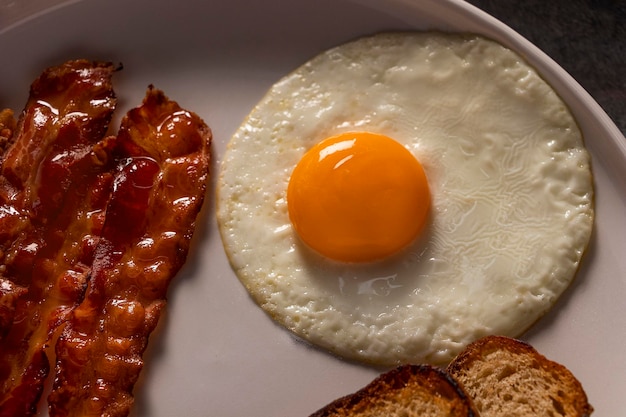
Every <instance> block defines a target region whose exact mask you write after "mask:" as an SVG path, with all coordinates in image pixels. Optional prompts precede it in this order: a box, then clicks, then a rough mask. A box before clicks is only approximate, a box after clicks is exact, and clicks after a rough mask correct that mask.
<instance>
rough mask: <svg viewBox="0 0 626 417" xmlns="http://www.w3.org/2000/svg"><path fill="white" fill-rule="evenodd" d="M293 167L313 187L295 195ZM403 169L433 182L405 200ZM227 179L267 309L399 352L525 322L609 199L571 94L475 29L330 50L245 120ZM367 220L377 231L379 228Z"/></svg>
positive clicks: (311, 328) (221, 207)
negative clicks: (600, 197) (371, 147)
mask: <svg viewBox="0 0 626 417" xmlns="http://www.w3.org/2000/svg"><path fill="white" fill-rule="evenodd" d="M371 135H375V136H383V137H386V138H388V139H389V141H391V142H393V141H395V142H397V143H399V144H401V145H402V146H403V147H405V148H406V149H407V150H408V151H410V153H411V154H412V155H413V156H414V157H415V159H417V161H419V164H420V165H421V166H422V167H423V171H424V174H425V177H426V179H427V187H424V186H416V185H415V184H416V183H417V182H419V181H421V180H419V179H418V178H419V177H420V176H419V175H414V174H411V172H415V170H414V169H406V170H399V171H400V173H399V174H398V178H400V179H399V180H395V179H393V178H394V175H395V174H393V175H391V174H390V173H391V172H392V171H393V172H395V171H396V168H397V166H396V163H395V162H393V160H390V159H389V158H387V157H386V155H387V154H388V153H387V152H386V151H382V152H381V151H375V152H369V153H368V152H367V149H368V145H367V139H366V138H367V137H368V136H371ZM338 136H339V137H340V140H335V139H332V140H330V142H329V143H330V144H329V145H328V146H325V144H327V142H326V139H327V138H336V137H338ZM385 142H387V140H386V139H385ZM361 144H363V145H364V146H361ZM363 149H365V150H366V151H364V152H362V150H363ZM309 150H313V152H317V154H316V155H313V156H305V155H307V152H308V151H309ZM361 158H366V159H365V160H366V161H367V162H365V163H359V162H358V161H359V160H361ZM315 160H317V161H319V165H320V167H319V169H318V168H315V169H313V170H311V171H310V172H312V174H305V175H304V176H303V177H302V178H298V177H299V174H298V175H292V173H294V174H295V173H296V172H297V171H296V170H298V171H299V168H296V167H299V165H300V164H301V163H302V164H306V163H307V162H304V161H315ZM327 161H331V162H332V163H328V164H327V163H326V162H327ZM359 164H360V165H359ZM322 165H323V166H322ZM408 165H412V164H408ZM353 167H354V170H353V169H352V168H353ZM307 170H308V169H307ZM294 177H296V178H294ZM291 181H293V182H294V184H297V185H295V186H294V187H295V188H297V189H304V188H308V190H309V191H307V192H305V193H302V194H303V195H299V196H296V197H293V195H295V194H292V193H291V192H290V191H288V189H289V188H290V182H291ZM307 183H308V185H307ZM398 183H400V184H401V183H406V184H409V185H410V186H409V188H408V189H410V190H413V191H410V192H415V193H421V194H419V195H418V198H417V199H409V200H408V201H404V200H402V198H401V197H402V196H403V193H404V191H402V190H403V189H405V188H403V187H396V184H398ZM217 187H218V190H217V191H218V192H217V220H218V223H219V228H220V232H221V236H222V241H223V244H224V248H225V251H226V253H227V255H228V257H229V260H230V263H231V265H232V267H233V269H234V271H235V273H236V274H237V276H238V277H239V279H240V281H241V282H242V283H243V285H244V286H245V287H246V289H247V290H248V292H249V293H250V295H251V297H252V298H253V299H254V300H255V301H256V302H257V303H258V304H259V305H260V307H261V308H263V309H264V311H266V312H267V314H268V315H269V316H271V317H272V318H273V319H274V320H276V321H277V322H278V323H280V324H281V325H282V326H284V327H285V328H287V329H289V330H290V331H292V332H293V333H294V334H295V335H297V336H298V337H300V338H302V339H305V340H307V341H308V342H310V343H312V344H314V345H317V346H319V347H321V348H323V349H326V350H329V351H331V352H333V353H335V354H337V355H340V356H342V357H346V358H349V359H353V360H359V361H365V362H370V363H376V364H383V365H393V364H400V363H411V362H413V363H414V362H415V361H418V362H428V363H435V364H437V363H439V364H440V363H446V362H447V361H449V360H450V359H452V358H453V357H454V356H455V355H456V354H457V353H458V352H460V351H461V350H462V349H463V348H464V347H465V346H466V345H467V344H469V343H470V342H471V341H473V340H475V339H477V338H479V337H481V336H483V335H486V334H492V333H497V334H504V335H508V336H517V335H519V334H521V333H522V332H523V331H524V330H526V329H527V328H528V327H529V326H531V325H532V324H533V323H534V322H535V321H536V320H537V319H538V318H539V317H541V316H542V315H543V314H544V313H545V312H546V311H547V310H548V309H549V308H550V307H551V306H552V305H553V304H554V303H555V301H556V300H557V298H558V297H559V296H560V295H561V294H562V293H563V291H564V290H565V289H566V288H567V286H568V285H569V283H570V282H571V281H572V279H573V277H574V275H575V273H576V271H577V268H578V265H579V262H580V260H581V257H582V255H583V252H584V251H585V249H586V246H587V244H588V242H589V238H590V235H591V229H592V223H593V214H594V212H593V185H592V177H591V170H590V161H589V155H588V152H587V151H586V149H585V147H584V143H583V139H582V136H581V133H580V131H579V129H578V127H577V125H576V122H575V120H574V118H573V117H572V115H571V114H570V112H569V110H568V108H567V107H566V105H565V104H564V103H563V102H562V101H561V100H560V98H559V97H558V96H557V94H556V93H555V92H554V90H552V88H551V87H550V86H549V85H548V84H547V83H546V82H544V81H543V80H542V79H541V77H540V76H539V75H538V74H537V73H536V72H535V70H534V69H533V68H532V67H530V66H529V65H528V64H526V63H525V62H524V60H523V59H522V58H521V57H520V56H519V55H517V54H515V53H514V52H512V51H511V50H509V49H507V48H505V47H503V46H502V45H499V44H497V43H496V42H493V41H491V40H488V39H485V38H482V37H480V36H475V35H469V34H468V35H460V34H444V33H433V32H421V33H384V34H378V35H374V36H370V37H365V38H361V39H358V40H355V41H353V42H349V43H347V44H344V45H340V46H338V47H336V48H333V49H331V50H328V51H326V52H324V53H322V54H320V55H319V56H317V57H315V58H313V59H312V60H310V61H309V62H307V63H305V64H304V65H303V66H301V67H300V68H298V69H296V70H295V71H293V72H292V73H291V74H288V75H287V76H286V77H284V78H283V79H281V80H280V81H278V82H277V83H276V84H275V85H274V86H272V88H271V89H270V90H269V91H268V92H267V94H266V95H265V97H264V98H263V99H262V100H261V101H260V102H259V103H258V104H257V105H256V107H255V108H254V109H253V110H252V112H251V113H250V114H249V116H248V117H247V118H246V120H245V121H244V122H243V124H242V125H241V126H240V128H239V129H238V130H237V131H236V132H235V134H234V135H233V137H232V139H231V141H230V142H229V144H228V148H227V151H226V153H225V155H224V158H223V162H222V166H221V173H220V177H219V179H218V184H217ZM333 190H334V191H333ZM415 190H420V191H415ZM320 193H325V194H326V193H329V194H331V197H328V198H327V196H326V195H325V194H324V195H323V197H321V198H319V199H318V195H320ZM333 193H334V196H335V197H334V198H332V195H333ZM364 194H369V196H367V198H369V197H372V196H373V197H372V198H371V199H369V200H368V199H367V198H365V199H363V200H362V199H361V198H362V197H363V195H364ZM297 199H301V200H300V201H297ZM376 201H379V202H381V204H380V205H379V204H377V203H376ZM388 201H400V202H401V203H398V204H408V205H407V206H406V207H408V209H406V210H404V209H403V210H399V212H400V214H398V211H396V210H397V209H398V207H397V205H396V204H395V203H394V204H385V203H386V202H388ZM416 201H422V202H423V207H422V208H416V207H419V203H416ZM322 202H324V203H323V204H322ZM326 202H328V204H327V203H326ZM292 204H293V205H294V206H292ZM416 204H418V205H417V206H416ZM303 208H304V209H303ZM307 208H311V210H310V212H309V210H308V209H307ZM301 210H303V211H301ZM343 211H346V212H347V213H348V214H347V215H343V216H340V215H338V216H335V214H336V213H335V212H337V213H340V212H343ZM418 211H419V215H418ZM380 213H382V216H381V215H380ZM402 213H409V215H408V216H406V215H405V214H402ZM410 213H414V214H413V216H411V214H410ZM424 213H425V214H424ZM422 215H424V216H425V219H424V222H423V224H420V220H419V219H418V218H419V217H420V216H422ZM337 219H339V223H341V222H348V223H350V226H349V227H346V228H345V229H344V228H339V227H336V224H338V222H337ZM374 219H376V222H380V223H376V225H375V226H372V224H371V223H370V221H372V222H373V221H374ZM307 222H308V226H307ZM397 223H400V224H406V228H407V229H411V230H413V231H412V232H411V233H410V235H411V236H414V237H410V238H409V239H408V240H410V242H409V243H408V244H407V243H406V242H407V238H406V235H405V234H404V233H403V232H402V228H401V227H398V225H397ZM365 229H371V230H375V231H376V232H374V233H369V234H366V235H368V236H366V238H367V239H369V240H367V239H366V240H365V241H362V239H363V236H361V235H359V233H358V232H359V231H362V230H365ZM381 230H393V232H391V233H388V234H387V233H383V232H381ZM398 230H400V232H398ZM414 231H417V232H414ZM318 232H319V233H320V234H322V235H323V236H321V237H320V236H317V235H316V234H317V233H318ZM415 233H417V235H415ZM411 239H412V240H411ZM337 242H347V243H341V244H339V247H340V249H337V248H336V247H335V246H333V245H334V244H335V243H337ZM346 248H347V249H346ZM344 249H345V250H344ZM370 250H371V252H370ZM366 251H367V252H368V254H367V255H366V256H361V255H362V253H364V252H366Z"/></svg>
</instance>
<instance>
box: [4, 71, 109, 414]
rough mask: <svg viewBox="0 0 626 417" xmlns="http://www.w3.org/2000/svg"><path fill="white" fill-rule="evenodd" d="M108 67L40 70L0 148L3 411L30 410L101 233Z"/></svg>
mask: <svg viewBox="0 0 626 417" xmlns="http://www.w3.org/2000/svg"><path fill="white" fill-rule="evenodd" d="M113 71H114V68H113V66H112V65H110V64H108V63H92V62H89V61H83V60H81V61H71V62H68V63H66V64H64V65H61V66H59V67H54V68H50V69H48V70H46V71H44V73H43V74H42V75H41V76H40V77H39V78H38V79H37V80H35V82H34V83H33V84H32V86H31V92H30V96H29V100H28V102H27V104H26V107H25V109H24V111H23V113H22V115H21V117H20V119H19V122H18V124H17V126H16V127H15V133H14V134H13V135H12V136H13V137H12V138H11V139H10V146H9V147H8V148H7V149H6V152H5V153H4V155H3V159H2V166H1V168H0V204H1V206H0V245H1V247H2V250H1V257H0V260H1V261H2V280H3V282H2V285H1V288H2V290H4V289H5V288H6V289H7V291H6V292H2V290H0V297H1V298H0V304H2V308H3V312H2V315H1V316H2V323H1V324H2V325H3V327H2V335H3V336H4V337H3V340H2V343H1V344H0V416H28V415H32V414H34V413H35V411H36V408H35V407H36V404H37V401H38V399H39V397H40V396H41V392H42V390H43V385H44V380H45V378H46V376H47V374H48V370H49V362H48V358H47V355H46V353H45V348H46V345H47V344H48V343H49V341H50V339H51V337H52V335H53V333H54V331H55V330H56V328H57V327H58V326H59V325H60V324H61V323H62V322H63V321H64V317H65V315H66V314H67V312H68V311H70V310H71V309H72V308H73V307H75V306H76V305H77V304H78V303H79V302H80V301H81V300H82V297H83V294H84V288H85V281H86V276H87V275H88V273H89V266H90V264H91V258H92V257H93V255H92V253H93V248H91V249H90V247H89V246H90V245H89V237H90V236H98V235H99V230H100V229H101V227H102V219H101V217H102V216H103V213H104V211H103V210H104V207H105V206H106V198H108V195H109V188H110V186H109V185H107V184H110V183H111V179H112V174H111V173H110V172H107V171H111V168H108V169H107V168H106V164H107V161H106V158H105V159H104V160H102V155H106V152H104V153H103V152H101V151H100V150H101V149H102V148H103V147H106V142H103V143H100V141H101V140H102V138H103V136H104V135H105V132H106V129H107V127H108V124H109V122H110V120H111V118H112V113H113V110H114V107H115V101H116V100H115V95H114V93H113V89H112V85H111V76H112V73H113ZM103 192H104V198H103V196H102V194H103ZM92 246H95V244H92ZM90 251H91V252H90Z"/></svg>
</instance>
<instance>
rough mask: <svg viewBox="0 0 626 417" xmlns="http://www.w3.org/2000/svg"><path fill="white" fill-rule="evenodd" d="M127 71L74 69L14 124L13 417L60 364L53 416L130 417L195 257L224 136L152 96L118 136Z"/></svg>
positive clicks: (8, 406) (7, 165)
mask: <svg viewBox="0 0 626 417" xmlns="http://www.w3.org/2000/svg"><path fill="white" fill-rule="evenodd" d="M114 71H115V68H114V67H113V66H112V65H111V64H109V63H97V62H89V61H85V60H78V61H69V62H67V63H65V64H63V65H61V66H58V67H53V68H50V69H48V70H46V71H44V73H43V74H42V75H41V76H40V77H39V78H38V79H37V80H36V81H35V82H34V83H33V85H32V86H31V94H30V96H29V100H28V102H27V104H26V107H25V109H24V111H23V112H22V114H21V116H20V118H19V120H18V121H17V123H15V120H14V119H13V114H12V112H11V111H9V110H5V111H0V157H1V158H2V159H1V166H0V265H1V266H0V417H5V416H11V417H16V416H32V415H34V414H35V413H36V412H37V403H38V401H39V399H40V397H41V395H42V392H43V390H44V384H45V380H46V378H47V376H48V373H49V371H50V362H51V361H53V360H55V359H54V356H55V355H56V363H55V377H54V383H53V387H52V391H51V393H50V395H49V397H48V402H49V414H50V416H52V417H55V416H126V415H127V414H128V413H129V410H130V407H131V405H132V403H133V396H132V390H133V387H134V384H135V382H136V380H137V377H138V375H139V372H140V370H141V368H142V367H143V359H142V355H143V352H144V350H145V349H146V346H147V342H148V337H149V335H150V333H151V332H152V331H153V329H154V328H155V326H156V324H157V321H158V319H159V315H160V312H161V310H162V308H163V307H164V305H165V302H166V301H165V299H166V293H167V289H168V286H169V283H170V282H171V280H172V278H173V277H174V275H175V274H176V273H177V272H178V271H179V269H180V268H181V267H182V265H183V263H184V262H185V259H186V257H187V253H188V250H189V246H190V242H191V238H192V235H193V232H194V229H195V221H196V217H197V214H198V213H199V211H200V209H201V206H202V203H203V199H204V195H205V192H206V185H207V181H208V176H209V162H210V161H209V158H210V143H211V139H212V136H211V131H210V129H209V128H208V126H207V125H206V124H205V123H204V122H203V121H202V120H201V119H200V118H199V117H198V116H197V115H196V114H195V113H192V112H189V111H187V110H184V109H183V108H181V107H180V106H179V105H178V104H177V103H176V102H174V101H171V100H169V99H168V98H167V97H166V96H165V95H164V94H163V92H161V91H160V90H157V89H155V88H153V87H152V86H151V87H150V88H149V89H148V91H147V94H146V97H145V99H144V101H143V103H142V105H141V106H139V107H137V108H135V109H133V110H131V111H130V112H128V114H127V115H126V116H125V117H124V119H123V120H122V125H121V127H120V130H119V133H118V134H117V136H108V137H105V134H106V132H107V129H108V125H109V123H110V121H111V118H112V113H113V110H114V107H115V104H116V99H115V94H114V92H113V89H112V86H111V76H112V74H113V72H114ZM52 348H54V350H52Z"/></svg>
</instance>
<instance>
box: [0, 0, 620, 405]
mask: <svg viewBox="0 0 626 417" xmlns="http://www.w3.org/2000/svg"><path fill="white" fill-rule="evenodd" d="M28 3H29V2H28V1H23V2H16V1H6V0H4V1H1V0H0V56H1V62H2V65H0V107H11V108H13V109H18V110H19V109H21V108H22V106H23V104H24V103H25V101H26V98H27V94H28V87H29V85H30V82H31V81H32V80H33V79H34V78H35V77H36V76H37V75H38V74H39V73H40V71H41V70H42V69H43V68H45V67H47V66H50V65H55V64H58V63H60V62H62V61H64V60H66V59H72V58H78V57H84V58H91V59H98V60H110V61H114V62H121V63H123V64H124V70H123V71H122V72H121V73H119V74H117V75H116V76H115V86H116V91H117V93H118V96H119V98H120V108H119V110H118V115H119V114H122V113H123V112H124V111H125V110H127V109H128V108H130V107H133V106H135V105H137V104H138V103H139V102H140V101H141V99H142V98H143V94H144V91H145V89H146V87H147V86H148V84H154V85H156V86H157V87H159V88H161V89H163V90H164V91H165V92H166V93H167V94H168V95H169V96H170V97H171V98H173V99H175V100H177V101H179V102H180V103H181V105H183V106H185V107H187V108H189V109H192V110H194V111H196V112H197V113H198V114H200V115H201V116H202V117H203V118H204V119H205V120H206V121H207V123H208V124H209V125H210V126H211V127H212V129H213V132H214V136H215V142H214V148H213V151H214V155H215V164H214V170H213V174H214V176H213V178H214V179H215V177H216V176H217V170H218V167H219V160H220V159H221V156H222V155H223V153H224V150H225V145H226V142H227V141H228V140H229V138H230V136H231V135H232V133H233V132H234V131H235V129H236V128H237V127H238V126H239V124H240V123H241V122H242V120H243V118H244V117H245V115H246V114H247V113H248V112H249V111H250V110H251V109H252V107H253V106H254V104H255V103H256V102H257V101H258V100H259V99H260V98H261V97H262V96H263V94H264V93H265V91H266V90H267V89H268V88H269V87H270V85H271V84H272V83H274V82H275V81H277V80H278V79H279V78H281V77H282V76H283V75H285V74H287V73H288V72H290V71H291V70H293V69H295V68H296V67H297V66H299V65H300V64H302V63H304V62H305V61H306V60H308V59H309V58H311V57H313V56H314V55H316V54H317V53H319V52H321V51H322V50H324V49H327V48H329V47H332V46H335V45H337V44H340V43H343V42H345V41H348V40H350V39H353V38H355V37H357V36H360V35H366V34H371V33H374V32H378V31H381V30H390V29H440V30H447V31H464V32H466V31H470V32H478V33H481V34H484V35H486V36H489V37H492V38H494V39H496V40H498V41H500V42H502V43H504V44H506V45H508V46H509V47H511V48H513V49H515V50H516V51H518V52H519V53H520V54H522V55H523V56H525V57H526V58H527V60H528V61H529V62H530V63H531V64H532V65H534V66H535V67H536V68H537V69H538V70H539V72H540V73H541V74H542V75H543V76H544V78H545V79H546V80H547V81H548V82H550V83H551V84H552V86H553V87H554V88H555V89H556V90H557V91H558V93H559V94H560V95H561V96H562V98H563V99H564V100H565V101H566V102H567V103H568V105H569V106H570V108H571V110H572V112H573V113H574V115H575V117H576V118H577V120H578V121H579V123H580V126H581V128H582V130H583V133H584V136H585V140H586V144H587V147H588V148H589V150H590V152H591V154H592V163H593V170H594V178H595V186H596V224H595V231H594V234H593V237H592V241H591V245H590V247H589V251H588V253H587V255H586V257H585V258H584V262H583V264H582V267H581V270H580V272H579V274H578V276H577V278H576V280H575V282H574V284H573V285H572V286H571V287H570V288H569V289H568V291H567V292H566V293H565V295H564V296H563V297H562V298H561V299H560V300H559V302H558V303H557V305H556V307H555V308H554V309H553V310H552V311H551V312H550V313H549V314H548V315H547V316H545V317H544V318H543V319H542V320H541V321H540V322H539V323H538V324H537V325H536V326H535V327H533V328H532V329H531V330H530V331H529V332H528V333H527V334H526V335H525V336H524V339H525V340H527V341H529V342H530V343H532V344H533V345H534V346H535V347H536V348H537V349H538V350H539V351H540V352H542V353H543V354H545V355H546V356H548V357H549V358H551V359H554V360H556V361H558V362H561V363H563V364H564V365H566V366H567V367H568V368H570V369H571V370H572V371H573V372H574V374H575V375H576V376H577V377H578V378H579V379H580V381H581V382H582V383H583V386H584V387H585V389H586V391H587V394H588V396H589V399H590V402H591V403H592V404H593V406H594V407H595V409H596V412H595V413H594V415H598V416H616V415H620V414H622V413H623V394H624V393H625V392H626V354H624V346H626V331H625V329H626V326H625V324H626V323H625V322H626V302H624V300H626V256H624V248H626V233H625V232H626V140H625V139H624V137H623V135H622V134H621V133H620V132H619V130H618V129H617V128H616V127H615V125H614V124H613V123H612V122H611V120H610V119H609V118H608V116H607V115H606V114H605V113H604V112H603V111H602V110H601V108H600V107H599V106H598V105H597V104H596V103H595V101H593V99H592V98H591V97H590V96H589V95H588V94H587V93H586V92H585V91H584V90H583V89H582V88H581V87H580V85H579V84H577V83H576V82H575V81H574V80H573V79H572V78H571V77H570V76H569V75H568V74H567V73H565V71H563V70H562V69H561V68H560V67H559V66H558V65H556V64H555V63H554V61H552V60H551V59H550V58H549V57H547V56H546V55H545V54H543V53H542V52H541V51H539V50H538V49H537V48H535V47H534V46H533V45H531V44H530V43H529V42H527V41H526V40H525V39H523V38H522V37H521V36H519V35H518V34H516V33H515V32H514V31H512V30H511V29H509V28H508V27H506V26H504V25H503V24H501V23H500V22H498V21H497V20H495V19H493V18H491V17H490V16H488V15H486V14H484V13H482V12H480V11H479V10H478V9H476V8H474V7H472V6H470V5H468V4H466V3H463V2H461V1H455V0H448V1H443V0H422V1H410V0H388V1H376V0H361V1H339V0H317V1H308V2H305V1H292V0H265V1H263V2H250V1H245V0H229V1H205V2H201V1H194V0H177V1H171V0H133V1H128V0H90V1H77V2H76V1H74V2H69V3H67V2H66V3H59V1H58V0H57V1H53V2H52V3H50V2H48V3H46V2H45V1H41V0H40V1H38V2H36V3H37V8H36V10H35V9H32V10H31V9H29V8H28V7H26V6H24V5H25V4H28ZM214 206H215V199H214V183H213V187H212V188H211V190H210V191H209V195H208V199H207V202H206V210H205V211H204V212H203V215H202V221H201V223H200V226H199V228H198V232H197V236H196V239H195V241H194V248H193V251H192V253H191V255H190V258H189V260H188V263H187V264H186V266H185V268H184V269H183V271H182V272H181V274H180V275H179V276H178V277H177V278H176V279H175V281H174V283H173V285H172V286H171V287H170V292H169V306H168V309H167V311H166V314H165V315H164V316H163V318H162V320H161V323H160V325H159V328H158V329H157V331H156V333H154V334H153V337H152V339H151V344H150V346H149V349H148V352H147V354H146V359H147V366H146V368H145V369H144V371H143V373H142V376H141V378H140V382H139V383H138V385H137V387H136V390H135V394H136V405H135V408H134V410H133V415H134V416H151V417H171V416H194V415H195V416H219V417H230V416H232V417H241V416H250V415H258V416H272V417H287V416H289V417H293V416H308V415H309V414H310V413H312V412H314V411H315V410H317V409H318V408H320V407H322V406H323V405H325V404H326V403H327V402H329V401H331V400H333V399H335V398H337V397H339V396H342V395H345V394H348V393H350V392H353V391H355V390H357V389H358V388H361V387H362V386H364V385H365V384H367V383H368V382H369V381H371V380H372V379H373V378H374V377H375V376H376V375H378V373H379V372H380V369H373V368H371V367H366V366H362V365H358V364H353V363H346V362H344V361H342V360H339V359H337V358H335V357H333V356H330V355H329V354H327V353H325V352H322V351H319V350H317V349H314V348H311V347H309V346H307V345H306V344H304V343H302V342H300V341H298V340H296V339H295V338H293V337H292V336H291V335H290V334H289V333H288V332H287V331H285V330H283V329H282V328H280V327H278V326H276V325H275V324H274V323H273V322H272V321H271V320H270V319H269V318H268V317H267V316H266V315H265V314H264V313H263V312H262V311H261V309H260V308H258V307H257V306H256V305H255V304H254V303H253V302H252V301H251V299H250V298H249V297H248V294H247V293H246V291H245V290H244V288H243V286H242V285H241V284H240V283H239V281H238V280H237V278H236V277H235V275H234V274H233V272H232V271H231V269H230V267H229V265H228V262H227V259H226V256H225V254H224V251H223V249H222V245H221V241H220V237H219V233H218V230H217V226H216V223H215V207H214ZM42 415H46V414H45V411H44V412H43V413H42Z"/></svg>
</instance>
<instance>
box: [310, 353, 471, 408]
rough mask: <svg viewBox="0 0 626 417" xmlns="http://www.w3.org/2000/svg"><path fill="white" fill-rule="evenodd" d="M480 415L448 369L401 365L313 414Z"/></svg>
mask: <svg viewBox="0 0 626 417" xmlns="http://www.w3.org/2000/svg"><path fill="white" fill-rule="evenodd" d="M331 416H333V417H340V416H350V417H374V416H386V417H400V416H401V417H443V416H446V417H461V416H463V417H477V416H478V413H477V412H476V409H475V408H474V406H473V404H472V401H471V400H470V399H469V397H468V396H467V394H466V393H465V391H463V388H461V387H460V386H459V384H458V383H457V382H456V381H455V380H454V379H453V378H451V377H450V376H449V375H448V374H447V373H446V372H445V371H443V370H442V369H439V368H435V367H433V366H429V365H402V366H399V367H397V368H395V369H393V370H391V371H389V372H386V373H384V374H382V375H380V376H379V377H378V378H376V379H375V380H373V381H372V382H371V383H370V384H368V385H367V386H366V387H364V388H362V389H361V390H359V391H357V392H355V393H354V394H351V395H347V396H345V397H342V398H339V399H337V400H335V401H333V402H332V403H330V404H328V405H327V406H326V407H324V408H322V409H320V410H319V411H317V412H316V413H314V414H313V415H311V417H331Z"/></svg>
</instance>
